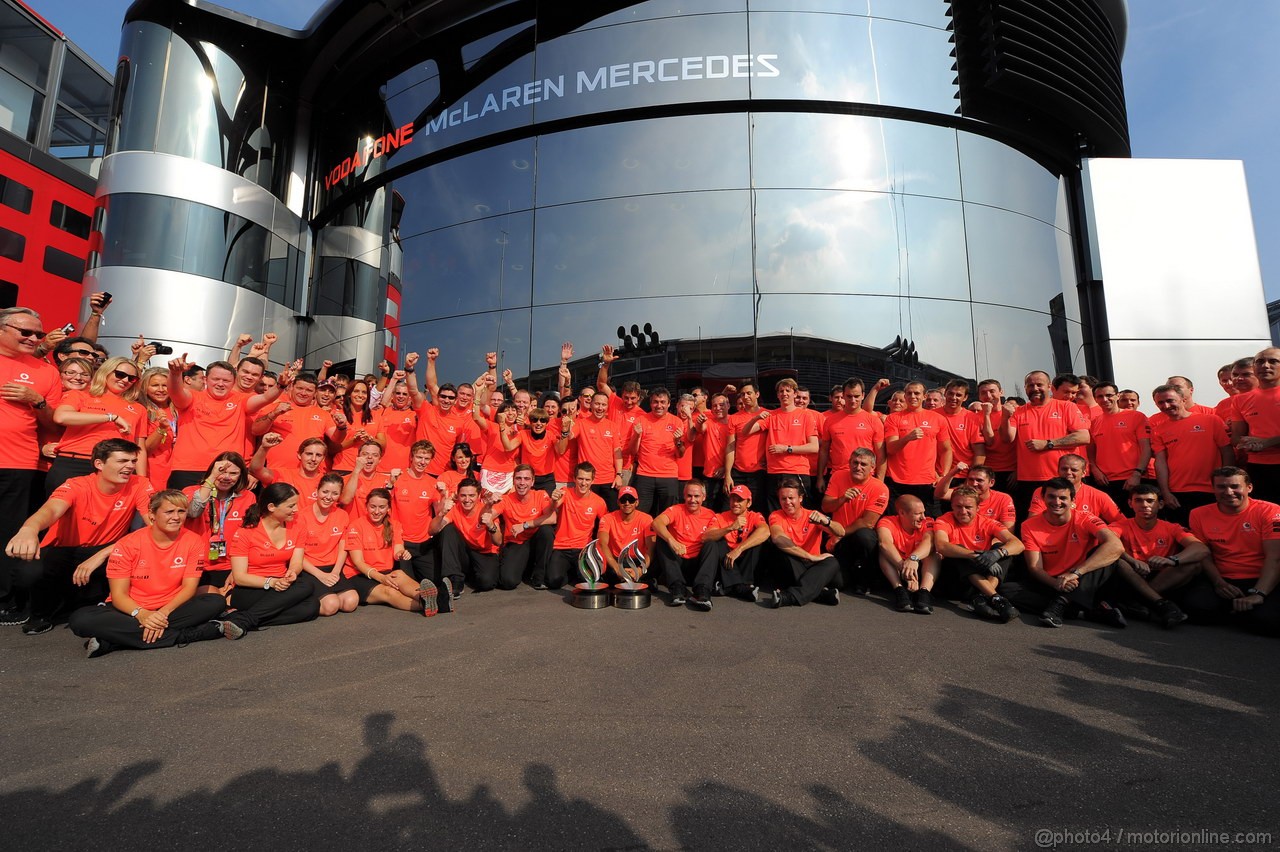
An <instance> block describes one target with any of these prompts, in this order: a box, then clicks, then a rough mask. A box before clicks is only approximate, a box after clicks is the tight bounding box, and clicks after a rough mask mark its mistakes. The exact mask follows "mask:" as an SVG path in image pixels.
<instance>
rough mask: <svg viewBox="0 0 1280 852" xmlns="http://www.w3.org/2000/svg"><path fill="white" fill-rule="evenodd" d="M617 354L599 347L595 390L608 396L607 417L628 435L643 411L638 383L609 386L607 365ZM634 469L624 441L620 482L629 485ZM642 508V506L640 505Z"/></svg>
mask: <svg viewBox="0 0 1280 852" xmlns="http://www.w3.org/2000/svg"><path fill="white" fill-rule="evenodd" d="M618 357H619V356H618V354H617V353H616V352H615V351H614V348H613V347H612V346H604V347H601V349H600V363H599V369H598V370H597V373H596V390H597V391H598V392H600V393H603V394H607V395H608V396H609V417H610V418H611V419H612V420H614V421H616V422H617V423H618V425H619V426H621V427H622V433H623V434H624V435H630V434H631V430H632V428H633V427H634V426H635V425H636V419H637V418H638V417H640V416H641V415H642V414H643V413H644V409H642V408H641V407H640V393H641V388H640V383H639V382H634V381H629V382H623V383H622V387H621V389H620V390H619V392H618V393H617V394H615V393H614V392H613V388H611V387H609V365H610V364H612V363H613V362H614V361H617V360H618ZM634 469H635V456H634V455H633V454H632V452H631V447H630V445H629V444H627V443H626V442H625V441H624V446H623V448H622V484H623V485H630V484H631V477H632V475H633V474H632V472H633V470H634ZM641 508H643V506H641Z"/></svg>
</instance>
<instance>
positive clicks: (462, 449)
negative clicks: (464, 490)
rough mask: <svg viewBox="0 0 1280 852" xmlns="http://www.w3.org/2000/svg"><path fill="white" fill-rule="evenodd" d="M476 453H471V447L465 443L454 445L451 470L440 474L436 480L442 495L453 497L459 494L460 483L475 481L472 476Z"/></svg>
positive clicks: (450, 457) (450, 459)
mask: <svg viewBox="0 0 1280 852" xmlns="http://www.w3.org/2000/svg"><path fill="white" fill-rule="evenodd" d="M475 460H476V456H475V453H473V452H471V445H470V444H468V443H466V442H465V441H464V442H462V443H458V444H454V445H453V452H452V453H451V454H450V455H449V469H448V470H446V471H445V472H444V473H442V474H440V476H439V477H437V479H436V487H437V488H438V489H439V490H440V492H441V493H442V494H447V495H449V496H450V497H453V496H454V495H456V494H457V493H458V483H459V482H461V481H462V480H464V479H474V478H475V477H474V476H473V475H472V467H473V465H474V464H475Z"/></svg>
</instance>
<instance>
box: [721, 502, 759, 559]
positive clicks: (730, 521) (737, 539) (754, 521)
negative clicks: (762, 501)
mask: <svg viewBox="0 0 1280 852" xmlns="http://www.w3.org/2000/svg"><path fill="white" fill-rule="evenodd" d="M743 518H745V519H746V525H745V526H744V527H743V528H742V529H740V530H730V531H729V532H727V533H725V535H724V538H723V539H721V541H723V542H724V543H725V544H727V545H728V546H729V549H730V550H733V549H734V548H735V547H737V546H738V545H740V544H742V543H743V542H744V541H746V540H747V539H748V538H750V537H751V534H752V533H753V532H755V531H756V530H757V529H759V528H760V527H765V526H768V522H767V521H765V519H764V515H762V514H760V513H759V512H753V511H751V510H750V509H748V510H747V511H746V512H745V513H744V514H743ZM737 522H738V516H737V515H735V514H734V513H733V512H721V513H720V514H718V515H716V516H715V518H714V519H713V520H712V521H711V524H710V526H709V527H708V528H709V529H713V530H722V529H724V528H725V527H731V526H733V525H734V524H736V523H737Z"/></svg>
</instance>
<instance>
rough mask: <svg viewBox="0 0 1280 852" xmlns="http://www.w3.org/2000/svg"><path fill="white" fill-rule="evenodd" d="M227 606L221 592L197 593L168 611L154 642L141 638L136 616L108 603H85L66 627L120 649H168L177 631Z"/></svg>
mask: <svg viewBox="0 0 1280 852" xmlns="http://www.w3.org/2000/svg"><path fill="white" fill-rule="evenodd" d="M226 608H227V602H226V600H225V599H223V597H222V595H196V596H195V597H193V598H192V599H191V600H189V601H187V602H186V603H184V604H183V605H182V606H180V607H178V608H177V609H175V610H174V611H173V612H171V613H169V626H168V627H166V628H165V630H164V633H161V634H160V638H159V639H157V640H156V641H154V642H143V641H142V627H141V626H140V625H139V624H138V619H136V618H133V617H131V616H130V615H129V613H127V612H121V611H120V610H118V609H116V608H115V607H113V606H112V605H111V604H103V605H101V606H86V607H82V608H81V609H78V610H76V611H75V612H73V613H71V618H70V619H68V620H67V626H68V627H70V628H71V632H72V633H74V634H76V635H77V636H79V637H81V638H83V639H88V638H89V637H91V636H93V637H96V638H97V639H98V641H99V642H103V643H105V644H107V645H116V646H118V647H121V648H137V649H138V650H140V651H146V650H150V649H151V648H171V647H173V646H174V645H176V644H177V642H178V634H179V633H180V632H182V631H183V630H184V629H186V628H188V627H198V626H200V625H201V624H204V623H205V622H206V621H212V620H213V619H215V618H217V617H218V616H219V615H221V614H222V611H223V610H225V609H226Z"/></svg>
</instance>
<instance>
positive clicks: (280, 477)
mask: <svg viewBox="0 0 1280 852" xmlns="http://www.w3.org/2000/svg"><path fill="white" fill-rule="evenodd" d="M270 470H271V472H272V473H274V474H275V479H273V480H271V481H272V482H286V483H288V484H289V485H292V486H293V487H294V488H296V489H298V509H300V510H301V509H306V508H307V507H309V506H310V505H311V504H312V503H314V502H316V497H317V496H319V493H320V480H321V478H323V477H324V470H323V469H321V470H318V471H316V475H315V476H306V475H304V474H303V472H302V468H300V467H297V466H296V465H295V466H294V467H292V468H286V469H284V470H277V469H276V468H274V467H273V468H271V469H270Z"/></svg>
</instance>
